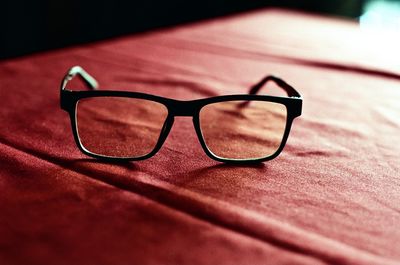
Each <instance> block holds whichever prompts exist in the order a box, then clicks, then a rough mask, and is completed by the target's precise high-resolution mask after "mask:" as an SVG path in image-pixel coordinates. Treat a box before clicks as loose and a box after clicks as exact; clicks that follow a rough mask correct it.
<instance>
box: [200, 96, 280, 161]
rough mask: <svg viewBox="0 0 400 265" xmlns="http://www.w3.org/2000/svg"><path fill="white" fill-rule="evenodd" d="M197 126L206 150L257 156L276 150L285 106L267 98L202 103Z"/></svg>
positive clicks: (231, 156)
mask: <svg viewBox="0 0 400 265" xmlns="http://www.w3.org/2000/svg"><path fill="white" fill-rule="evenodd" d="M199 120H200V128H201V132H202V135H203V138H204V141H205V143H206V145H207V147H208V149H209V150H210V151H211V152H212V153H213V154H214V155H216V156H218V157H220V158H226V159H258V158H264V157H268V156H271V155H273V154H274V153H275V152H277V151H278V149H279V147H280V145H281V142H282V139H283V136H284V132H285V127H286V120H287V110H286V106H285V105H283V104H279V103H274V102H268V101H256V100H252V101H243V100H237V101H225V102H218V103H212V104H209V105H206V106H204V107H203V108H202V109H201V111H200V116H199Z"/></svg>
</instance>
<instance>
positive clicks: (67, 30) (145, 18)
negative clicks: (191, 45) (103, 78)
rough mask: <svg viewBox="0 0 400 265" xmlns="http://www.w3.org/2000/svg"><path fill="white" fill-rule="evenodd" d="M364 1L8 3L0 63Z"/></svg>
mask: <svg viewBox="0 0 400 265" xmlns="http://www.w3.org/2000/svg"><path fill="white" fill-rule="evenodd" d="M363 2H364V1H363V0H334V1H333V0H329V1H323V0H308V1H301V0H297V1H296V0H280V1H277V0H275V1H274V0H213V1H211V0H203V1H199V0H192V1H180V0H169V1H168V0H166V1H161V0H147V1H139V2H138V1H118V0H115V1H106V0H98V1H82V0H81V1H78V0H69V1H68V0H38V1H34V0H32V1H27V0H4V1H2V2H1V3H0V23H1V24H0V25H1V39H0V59H1V58H9V57H15V56H21V55H24V54H28V53H32V52H36V51H42V50H48V49H54V48H60V47H64V46H67V45H71V44H77V43H85V42H90V41H94V40H100V39H105V38H109V37H114V36H119V35H123V34H128V33H134V32H142V31H146V30H150V29H155V28H160V27H166V26H171V25H176V24H181V23H187V22H191V21H197V20H201V19H207V18H212V17H217V16H223V15H228V14H233V13H237V12H242V11H246V10H252V9H257V8H263V7H284V8H291V9H296V10H304V11H307V12H314V13H322V14H330V15H335V16H345V17H349V18H356V17H358V16H359V15H360V13H361V8H362V4H363Z"/></svg>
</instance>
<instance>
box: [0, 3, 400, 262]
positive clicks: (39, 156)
mask: <svg viewBox="0 0 400 265" xmlns="http://www.w3.org/2000/svg"><path fill="white" fill-rule="evenodd" d="M374 45H376V43H375V44H374ZM382 45H383V44H382ZM377 47H383V48H384V49H383V51H385V52H387V51H388V49H389V48H386V46H375V48H374V47H373V45H371V42H368V41H367V39H366V37H365V36H364V35H363V34H362V33H360V32H359V31H358V28H357V26H356V24H353V23H351V22H347V21H341V20H334V19H328V18H322V17H316V16H309V15H304V14H297V13H290V12H285V11H279V10H263V11H258V12H253V13H249V14H245V15H239V16H234V17H230V18H224V19H217V20H214V21H210V22H202V23H198V24H193V25H189V26H184V27H178V28H174V29H169V30H164V31H159V32H154V33H149V34H142V35H137V36H131V37H124V38H119V39H114V40H110V41H104V42H100V43H96V44H90V45H83V46H80V47H75V48H68V49H62V50H58V51H52V52H47V53H41V54H38V55H33V56H28V57H24V58H19V59H12V60H6V61H3V62H0V100H1V107H0V110H1V112H0V124H1V129H0V165H1V166H0V263H1V264H129V263H131V264H396V263H400V245H399V244H398V242H399V241H400V229H399V224H400V204H399V202H400V174H399V172H400V163H399V162H400V159H399V154H400V145H399V144H398V140H399V135H400V115H399V113H400V104H399V99H400V89H399V86H400V83H399V80H400V77H399V75H400V64H399V61H400V60H399V58H398V54H396V53H388V54H389V55H390V56H388V54H387V55H386V56H382V55H380V54H379V53H380V52H382V49H380V50H378V49H376V48H377ZM396 56H397V57H396ZM396 62H397V64H396ZM73 65H81V66H83V67H84V68H85V69H86V70H87V71H88V72H89V73H91V74H92V75H93V76H95V77H96V78H97V79H98V81H99V82H100V86H101V87H103V88H112V89H119V90H122V89H126V90H131V91H142V92H149V93H153V94H157V95H163V96H168V97H173V98H178V99H194V98H201V97H206V96H211V95H219V94H235V93H246V90H247V87H248V86H249V85H250V84H252V83H254V82H256V81H258V80H259V79H260V78H261V77H263V76H264V75H266V74H274V75H277V76H279V77H281V78H283V79H285V80H286V81H287V82H288V83H289V84H292V85H293V86H294V87H296V88H297V89H298V90H299V91H300V93H301V94H302V95H303V97H304V104H303V105H304V106H303V115H302V116H301V117H300V118H299V119H297V120H295V122H294V124H293V128H292V132H291V135H290V136H289V140H288V143H287V145H286V148H285V149H284V151H283V153H282V154H281V155H280V156H279V157H278V158H276V159H275V160H273V161H270V162H266V163H264V164H261V165H256V166H230V165H224V164H221V163H217V162H215V161H213V160H211V159H209V158H208V157H207V156H206V155H205V154H204V153H203V150H202V149H201V147H200V145H199V143H198V140H197V138H196V135H195V132H194V128H193V126H192V123H191V120H190V119H187V118H178V119H176V120H175V123H174V127H173V129H172V131H171V133H170V135H169V137H168V139H167V141H166V142H165V144H164V146H163V148H162V149H161V150H160V152H159V153H158V154H157V155H156V156H154V157H153V158H151V159H148V160H146V161H141V162H135V163H125V164H109V163H104V162H100V161H97V160H95V159H91V158H88V157H86V156H84V155H83V154H81V153H80V151H79V150H78V148H77V147H76V145H75V143H74V140H73V137H72V132H71V128H70V123H69V118H68V116H67V114H66V113H65V112H63V111H62V110H61V109H60V107H59V90H58V88H59V87H58V86H59V82H60V80H61V78H62V76H63V74H64V73H65V72H66V70H67V69H68V68H69V67H71V66H73ZM74 82H75V81H74ZM74 82H73V84H75V87H77V88H80V87H82V86H81V85H80V84H79V82H75V83H74ZM264 91H265V93H268V91H267V89H265V90H264Z"/></svg>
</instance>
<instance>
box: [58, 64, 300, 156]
mask: <svg viewBox="0 0 400 265" xmlns="http://www.w3.org/2000/svg"><path fill="white" fill-rule="evenodd" d="M75 76H78V77H80V78H81V80H82V81H83V82H84V83H85V84H86V86H87V87H88V88H89V89H91V90H88V91H73V90H69V89H67V88H66V86H67V83H68V82H69V81H70V80H71V79H73V78H74V77H75ZM269 81H273V82H274V83H276V84H277V85H278V86H279V87H280V88H282V89H283V90H285V92H286V93H287V94H288V97H278V96H269V95H256V94H257V92H258V91H259V90H260V89H261V88H262V87H263V86H264V85H265V84H266V83H267V82H269ZM93 97H121V98H136V99H145V100H150V101H155V102H158V103H160V104H162V105H164V106H165V107H166V108H167V110H168V115H167V118H166V120H165V122H164V125H163V127H162V129H161V132H160V136H159V138H158V141H157V144H156V145H155V147H154V149H153V150H152V151H151V152H150V153H148V154H146V155H143V156H138V157H112V156H104V155H100V154H96V153H93V152H90V151H89V150H87V149H86V148H85V147H84V146H83V145H82V143H81V141H80V139H79V134H78V128H77V121H76V108H77V103H78V101H79V100H81V99H84V98H93ZM238 100H242V101H252V100H256V101H268V102H275V103H280V104H283V105H285V106H286V109H287V118H286V126H285V131H284V135H283V138H282V141H281V144H280V146H279V148H278V149H277V150H276V152H275V153H273V154H272V155H268V156H265V157H261V158H250V159H229V158H223V157H219V156H217V155H215V154H213V153H212V151H211V150H209V148H208V147H207V145H206V143H205V140H204V137H203V135H202V132H201V127H200V119H199V114H200V111H201V109H202V108H203V107H204V106H206V105H209V104H212V103H217V102H226V101H238ZM302 101H303V100H302V97H301V95H300V94H299V93H298V92H297V91H296V89H294V88H293V87H292V86H290V85H289V84H287V83H286V82H285V81H283V80H282V79H279V78H277V77H274V76H266V77H264V78H263V79H262V80H261V81H260V82H258V83H257V84H255V85H254V86H252V87H251V88H250V90H249V94H238V95H223V96H215V97H209V98H203V99H196V100H188V101H184V100H176V99H170V98H165V97H161V96H156V95H151V94H146V93H140V92H128V91H113V90H98V83H97V81H96V80H95V79H94V78H93V77H92V76H91V75H89V74H88V73H87V72H86V71H85V70H84V69H83V68H82V67H80V66H74V67H72V68H71V69H70V70H69V71H68V72H67V74H66V75H65V76H64V78H63V80H62V82H61V87H60V105H61V109H63V110H65V111H66V112H68V114H69V117H70V120H71V126H72V132H73V135H74V139H75V142H76V144H77V146H78V148H79V149H80V150H81V152H83V153H84V154H86V155H88V156H91V157H94V158H98V159H104V160H108V161H138V160H144V159H148V158H150V157H152V156H154V155H155V154H156V153H157V152H158V151H159V150H160V148H161V147H162V145H163V144H164V141H165V140H166V139H167V136H168V134H169V132H170V130H171V128H172V125H173V123H174V118H175V117H176V116H189V117H192V118H193V125H194V128H195V131H196V134H197V137H198V139H199V142H200V144H201V146H202V148H203V150H204V152H205V153H206V154H207V155H208V156H209V157H210V158H212V159H214V160H216V161H219V162H226V163H237V164H240V163H258V162H264V161H268V160H271V159H274V158H275V157H277V156H278V155H279V154H280V153H281V152H282V150H283V148H284V146H285V144H286V142H287V139H288V137H289V133H290V129H291V126H292V123H293V120H294V119H295V118H296V117H298V116H300V115H301V112H302Z"/></svg>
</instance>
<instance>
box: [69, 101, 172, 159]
mask: <svg viewBox="0 0 400 265" xmlns="http://www.w3.org/2000/svg"><path fill="white" fill-rule="evenodd" d="M167 116H168V110H167V108H166V107H165V106H164V105H163V104H161V103H158V102H154V101H150V100H145V99H138V98H123V97H92V98H84V99H81V100H79V101H78V104H77V108H76V121H77V131H78V136H79V139H80V142H81V144H82V146H83V147H84V148H85V149H86V150H87V151H89V152H91V153H94V154H97V155H102V156H108V157H119V158H123V157H129V158H132V157H141V156H145V155H147V154H149V153H150V152H151V151H153V149H154V148H155V146H156V144H157V142H158V139H159V137H160V133H161V131H162V128H163V126H164V123H165V120H166V118H167Z"/></svg>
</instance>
